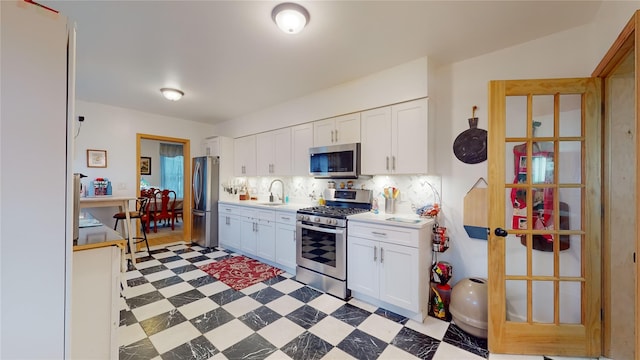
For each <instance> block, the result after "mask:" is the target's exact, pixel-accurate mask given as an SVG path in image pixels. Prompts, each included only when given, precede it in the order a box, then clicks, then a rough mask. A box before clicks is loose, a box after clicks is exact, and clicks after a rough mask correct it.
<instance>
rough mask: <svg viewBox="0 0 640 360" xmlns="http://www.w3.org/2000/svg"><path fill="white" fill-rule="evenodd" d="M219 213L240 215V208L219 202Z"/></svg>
mask: <svg viewBox="0 0 640 360" xmlns="http://www.w3.org/2000/svg"><path fill="white" fill-rule="evenodd" d="M218 213H219V214H226V215H239V214H240V209H239V208H238V207H237V206H233V205H227V204H218Z"/></svg>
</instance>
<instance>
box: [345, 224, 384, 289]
mask: <svg viewBox="0 0 640 360" xmlns="http://www.w3.org/2000/svg"><path fill="white" fill-rule="evenodd" d="M379 251H380V246H379V243H378V242H377V241H372V240H367V239H364V238H359V237H355V236H349V241H348V242H347V263H348V264H349V265H348V266H347V288H349V289H350V290H352V291H357V292H359V293H361V294H365V295H369V296H373V297H376V298H377V297H378V294H379V282H380V280H379V275H378V261H379Z"/></svg>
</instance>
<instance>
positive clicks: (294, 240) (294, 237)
mask: <svg viewBox="0 0 640 360" xmlns="http://www.w3.org/2000/svg"><path fill="white" fill-rule="evenodd" d="M296 233H297V231H295V230H293V242H296V236H298V235H297V234H296Z"/></svg>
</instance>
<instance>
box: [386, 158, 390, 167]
mask: <svg viewBox="0 0 640 360" xmlns="http://www.w3.org/2000/svg"><path fill="white" fill-rule="evenodd" d="M386 169H387V170H389V157H388V156H387V166H386Z"/></svg>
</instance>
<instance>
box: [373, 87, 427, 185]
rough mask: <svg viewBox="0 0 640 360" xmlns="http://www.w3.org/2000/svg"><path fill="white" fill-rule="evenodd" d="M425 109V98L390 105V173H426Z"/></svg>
mask: <svg viewBox="0 0 640 360" xmlns="http://www.w3.org/2000/svg"><path fill="white" fill-rule="evenodd" d="M427 110H428V108H427V99H419V100H415V101H410V102H407V103H403V104H398V105H394V106H392V107H391V126H392V129H391V134H393V137H392V143H391V152H392V160H391V171H392V172H393V173H394V174H427V173H429V167H428V166H429V164H428V161H427V158H428V149H429V136H428V135H429V134H428V123H427V121H428V119H427ZM363 153H364V151H363Z"/></svg>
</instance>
